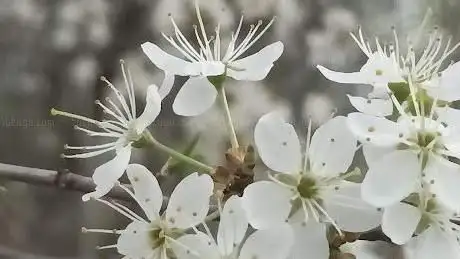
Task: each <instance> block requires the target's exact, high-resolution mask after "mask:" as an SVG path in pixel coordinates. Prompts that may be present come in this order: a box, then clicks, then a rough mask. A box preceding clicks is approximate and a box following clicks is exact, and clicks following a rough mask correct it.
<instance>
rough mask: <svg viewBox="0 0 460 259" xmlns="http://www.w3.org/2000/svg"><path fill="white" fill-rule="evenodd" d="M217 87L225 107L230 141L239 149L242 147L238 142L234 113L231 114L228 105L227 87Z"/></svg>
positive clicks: (220, 99)
mask: <svg viewBox="0 0 460 259" xmlns="http://www.w3.org/2000/svg"><path fill="white" fill-rule="evenodd" d="M217 89H218V92H219V101H220V102H221V104H222V107H223V108H224V114H225V125H226V127H227V130H228V131H229V133H230V142H231V144H232V148H234V149H237V148H239V147H240V144H239V143H238V138H237V137H236V132H235V127H234V125H233V121H232V115H231V114H230V108H229V106H228V101H227V95H226V94H225V88H224V87H223V86H222V85H221V86H220V87H218V88H217Z"/></svg>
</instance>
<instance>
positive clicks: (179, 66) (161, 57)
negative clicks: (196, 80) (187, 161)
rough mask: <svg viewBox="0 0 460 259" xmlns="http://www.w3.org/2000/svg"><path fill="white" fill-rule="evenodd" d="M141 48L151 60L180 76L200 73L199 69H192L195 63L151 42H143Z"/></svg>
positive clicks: (160, 67)
mask: <svg viewBox="0 0 460 259" xmlns="http://www.w3.org/2000/svg"><path fill="white" fill-rule="evenodd" d="M141 48H142V51H143V52H144V54H145V55H147V57H148V58H149V59H150V61H152V63H153V64H154V65H155V66H157V67H158V68H159V69H161V70H163V71H166V72H168V73H171V74H174V75H180V76H196V75H199V71H195V69H191V66H192V65H193V63H191V62H189V61H186V60H183V59H181V58H178V57H175V56H173V55H170V54H168V53H166V52H165V51H163V50H162V49H161V48H160V47H158V46H157V45H155V44H153V43H151V42H145V43H143V44H142V45H141Z"/></svg>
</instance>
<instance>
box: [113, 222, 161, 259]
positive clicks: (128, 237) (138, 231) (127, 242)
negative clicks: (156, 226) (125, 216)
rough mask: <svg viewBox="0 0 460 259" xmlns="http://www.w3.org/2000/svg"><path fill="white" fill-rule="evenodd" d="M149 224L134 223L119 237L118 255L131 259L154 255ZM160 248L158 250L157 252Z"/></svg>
mask: <svg viewBox="0 0 460 259" xmlns="http://www.w3.org/2000/svg"><path fill="white" fill-rule="evenodd" d="M150 228H151V227H150V225H149V224H148V223H144V222H140V221H133V222H131V223H130V224H129V225H128V226H127V227H126V229H125V230H123V232H122V234H121V235H120V236H119V237H118V241H117V245H116V246H117V250H118V253H120V254H122V255H125V256H127V257H129V258H147V257H148V256H150V255H151V254H153V253H154V250H153V249H152V246H151V243H150V236H149V231H147V230H148V229H150ZM158 249H160V248H157V250H158Z"/></svg>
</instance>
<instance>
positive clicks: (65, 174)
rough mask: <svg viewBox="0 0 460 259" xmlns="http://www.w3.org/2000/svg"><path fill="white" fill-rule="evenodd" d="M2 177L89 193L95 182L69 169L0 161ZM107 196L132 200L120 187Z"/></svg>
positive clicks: (0, 176)
mask: <svg viewBox="0 0 460 259" xmlns="http://www.w3.org/2000/svg"><path fill="white" fill-rule="evenodd" d="M0 178H1V179H5V180H7V181H16V182H23V183H28V184H33V185H44V186H52V187H56V188H59V189H61V190H69V191H77V192H81V193H88V192H91V191H93V190H94V188H95V186H96V185H95V184H94V182H93V180H92V179H91V178H90V177H86V176H82V175H78V174H74V173H72V172H70V171H68V170H62V171H52V170H45V169H37V168H30V167H24V166H17V165H9V164H2V163H0ZM107 197H110V198H112V199H117V200H124V201H132V198H131V197H130V196H129V195H128V194H127V193H126V192H125V191H123V189H122V188H120V187H115V188H113V189H112V190H111V191H110V193H109V194H107Z"/></svg>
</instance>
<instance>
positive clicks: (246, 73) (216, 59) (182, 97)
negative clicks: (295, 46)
mask: <svg viewBox="0 0 460 259" xmlns="http://www.w3.org/2000/svg"><path fill="white" fill-rule="evenodd" d="M195 6H196V13H197V17H198V23H199V26H196V25H195V26H194V31H195V35H196V40H197V43H198V45H199V49H198V50H197V49H196V48H195V47H194V46H193V45H192V44H191V43H190V42H189V40H188V39H187V38H186V37H185V36H184V34H183V33H182V32H181V31H180V29H179V28H178V26H177V25H176V23H175V22H174V19H173V18H171V22H172V24H173V26H174V30H175V38H174V37H171V36H167V35H165V34H163V37H164V38H165V39H166V40H167V41H168V42H169V43H170V44H171V45H172V46H173V47H174V48H175V49H177V51H178V52H179V53H180V54H181V55H182V56H183V58H178V57H176V56H173V55H170V54H168V53H166V52H164V51H163V50H162V49H160V48H159V47H158V46H157V45H155V44H154V43H151V42H145V43H143V44H142V50H143V51H144V53H145V54H146V55H147V56H148V58H149V59H150V60H151V61H152V63H153V64H155V65H156V66H157V67H158V68H160V69H162V70H164V71H166V72H168V73H171V74H175V75H180V76H190V78H189V79H188V81H187V82H186V83H185V84H184V85H183V86H182V88H181V90H180V91H179V93H178V95H177V97H176V99H175V101H174V103H173V109H174V111H175V113H177V114H179V115H183V116H194V115H199V114H201V113H203V112H205V111H206V110H207V109H208V108H210V107H211V105H212V104H213V103H214V101H215V99H216V96H217V94H218V92H217V90H216V86H214V85H213V84H212V83H211V82H210V81H209V80H208V77H212V76H228V77H232V78H234V79H236V80H249V81H258V80H262V79H264V78H265V77H266V76H267V74H268V73H269V72H270V70H271V68H272V67H273V63H274V62H275V61H276V60H278V58H279V57H280V56H281V54H282V52H283V49H284V46H283V43H281V42H275V43H273V44H271V45H268V46H266V47H264V48H263V49H262V50H260V51H259V52H257V53H256V54H253V55H250V56H247V57H244V58H243V56H244V54H245V53H246V52H247V51H248V50H249V49H250V48H251V47H252V46H253V45H254V44H255V43H256V42H258V41H259V39H260V38H261V37H262V35H264V34H265V32H266V31H267V30H268V29H269V28H270V26H271V25H272V24H273V21H274V20H271V21H270V23H268V25H266V26H265V27H264V28H263V29H262V28H261V26H262V21H259V22H258V23H257V24H255V25H251V28H250V30H249V32H248V34H247V35H246V37H245V38H244V39H243V40H242V41H241V42H240V43H239V44H237V40H238V36H239V35H240V32H241V29H242V28H241V27H242V24H243V17H242V18H241V20H240V22H239V25H238V28H237V29H236V32H234V33H232V35H231V40H230V43H229V45H228V47H227V49H226V50H225V52H224V50H223V47H222V46H221V45H222V43H221V36H220V26H219V25H218V26H217V28H216V31H215V36H208V35H207V32H206V30H205V25H204V23H203V20H202V17H201V13H200V9H199V6H198V2H195Z"/></svg>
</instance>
